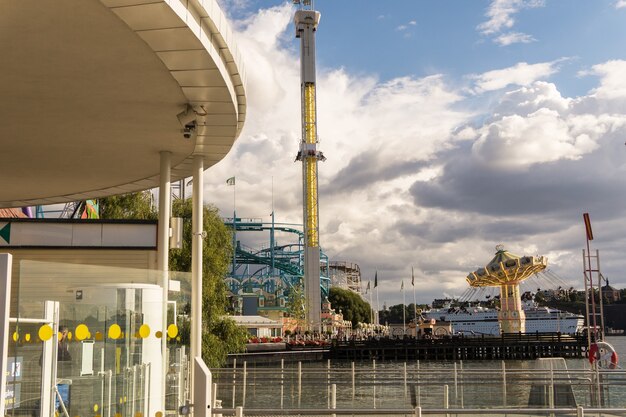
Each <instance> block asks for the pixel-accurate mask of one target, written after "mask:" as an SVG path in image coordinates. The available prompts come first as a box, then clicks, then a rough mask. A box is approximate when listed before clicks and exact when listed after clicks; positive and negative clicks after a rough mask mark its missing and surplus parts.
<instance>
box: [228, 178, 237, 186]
mask: <svg viewBox="0 0 626 417" xmlns="http://www.w3.org/2000/svg"><path fill="white" fill-rule="evenodd" d="M226 184H228V185H235V177H230V178H229V179H227V180H226Z"/></svg>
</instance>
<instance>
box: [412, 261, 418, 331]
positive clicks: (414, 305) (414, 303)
mask: <svg viewBox="0 0 626 417" xmlns="http://www.w3.org/2000/svg"><path fill="white" fill-rule="evenodd" d="M411 285H412V286H413V313H414V314H415V328H416V329H417V301H416V299H415V273H414V272H413V267H411ZM416 334H417V333H416Z"/></svg>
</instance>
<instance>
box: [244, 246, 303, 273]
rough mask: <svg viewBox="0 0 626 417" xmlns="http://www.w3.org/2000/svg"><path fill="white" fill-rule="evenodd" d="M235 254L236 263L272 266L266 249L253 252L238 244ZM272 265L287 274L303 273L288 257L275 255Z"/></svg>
mask: <svg viewBox="0 0 626 417" xmlns="http://www.w3.org/2000/svg"><path fill="white" fill-rule="evenodd" d="M236 255H237V262H238V263H250V264H258V265H267V266H272V258H271V257H270V256H269V251H268V250H263V251H258V252H253V251H252V250H251V249H250V248H246V247H245V246H241V245H239V246H237V249H236ZM273 266H274V268H276V269H278V270H280V271H283V272H284V273H286V274H288V275H295V276H302V273H303V272H302V269H301V268H300V267H298V266H297V265H294V264H293V263H291V262H289V258H288V257H280V256H278V257H276V256H275V257H274V262H273Z"/></svg>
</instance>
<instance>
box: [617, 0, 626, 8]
mask: <svg viewBox="0 0 626 417" xmlns="http://www.w3.org/2000/svg"><path fill="white" fill-rule="evenodd" d="M624 7H626V0H618V1H617V3H615V8H616V9H621V8H624Z"/></svg>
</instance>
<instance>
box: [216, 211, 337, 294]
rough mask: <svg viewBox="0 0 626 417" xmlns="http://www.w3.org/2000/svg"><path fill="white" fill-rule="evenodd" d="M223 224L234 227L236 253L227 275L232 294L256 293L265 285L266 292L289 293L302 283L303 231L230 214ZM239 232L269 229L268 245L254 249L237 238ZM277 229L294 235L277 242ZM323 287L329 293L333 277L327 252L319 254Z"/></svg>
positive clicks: (289, 226)
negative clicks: (233, 216)
mask: <svg viewBox="0 0 626 417" xmlns="http://www.w3.org/2000/svg"><path fill="white" fill-rule="evenodd" d="M224 224H225V225H226V226H228V227H229V228H231V229H232V230H233V235H234V239H233V240H234V241H235V242H236V243H235V253H234V256H233V261H232V269H231V273H230V274H229V276H228V277H227V278H226V282H227V285H228V287H229V289H230V291H231V293H232V294H243V293H253V292H255V291H256V290H258V289H262V290H263V291H265V292H267V293H272V294H276V295H284V296H286V295H287V293H288V292H289V289H290V288H292V287H293V286H295V285H298V284H301V283H302V277H303V276H304V252H303V249H304V244H303V233H302V231H301V230H299V229H298V228H297V227H298V226H299V227H301V225H294V224H288V223H274V222H273V221H272V222H262V221H260V220H258V219H247V218H238V217H237V218H227V219H224ZM240 232H269V245H265V246H264V247H262V248H259V249H254V248H251V247H248V246H245V245H243V244H241V242H240V241H238V240H237V234H238V233H240ZM276 232H282V233H287V234H290V235H292V236H294V239H293V241H297V242H292V243H288V244H285V245H279V244H277V242H276V239H275V234H276ZM320 265H321V268H320V291H321V292H322V297H324V296H327V295H328V288H329V286H330V278H329V273H328V256H326V254H324V253H323V252H321V255H320Z"/></svg>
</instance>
